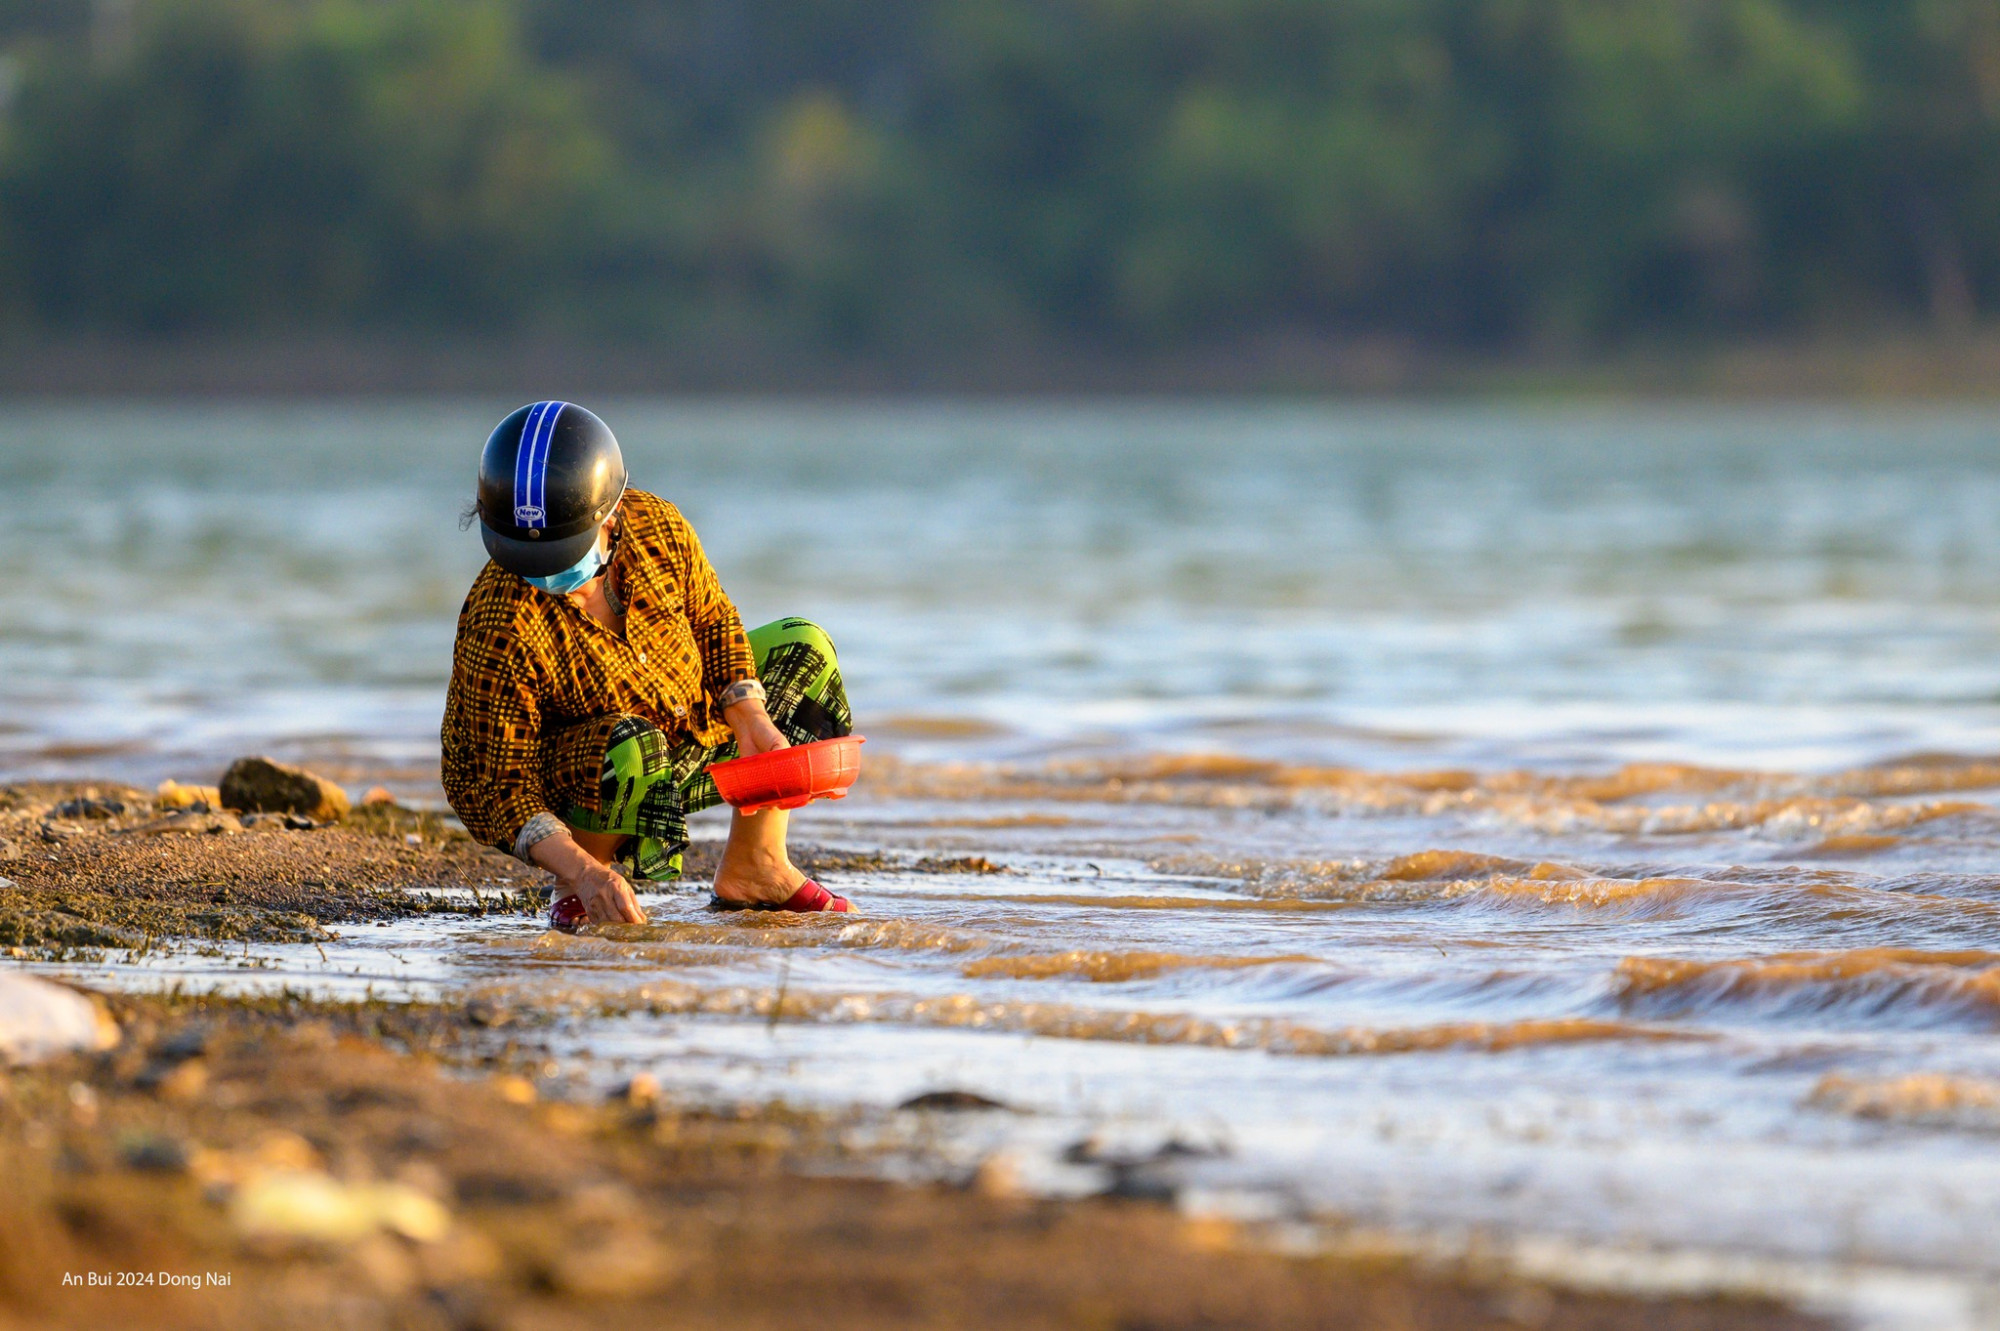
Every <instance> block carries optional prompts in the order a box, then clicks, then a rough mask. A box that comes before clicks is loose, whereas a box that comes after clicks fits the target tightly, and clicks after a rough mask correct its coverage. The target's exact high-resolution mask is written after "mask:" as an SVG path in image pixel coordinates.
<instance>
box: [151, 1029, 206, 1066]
mask: <svg viewBox="0 0 2000 1331" xmlns="http://www.w3.org/2000/svg"><path fill="white" fill-rule="evenodd" d="M207 1052H208V1028H207V1027H206V1026H199V1025H197V1026H189V1027H188V1028H187V1029H186V1030H183V1031H177V1032H175V1033H174V1034H173V1035H172V1036H170V1037H168V1038H167V1039H165V1040H162V1041H161V1042H160V1043H159V1044H158V1045H156V1046H154V1048H153V1057H154V1058H156V1059H158V1060H159V1061H161V1062H162V1063H167V1064H174V1063H184V1062H186V1061H187V1060H188V1059H190V1058H199V1057H200V1056H201V1055H203V1054H205V1053H207Z"/></svg>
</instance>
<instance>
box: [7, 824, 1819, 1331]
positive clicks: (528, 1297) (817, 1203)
mask: <svg viewBox="0 0 2000 1331" xmlns="http://www.w3.org/2000/svg"><path fill="white" fill-rule="evenodd" d="M82 795H83V790H82V788H80V787H54V786H42V787H11V788H8V790H7V792H6V793H5V795H4V796H0V799H4V801H5V805H4V808H0V819H4V825H0V839H5V840H6V842H7V843H8V845H9V846H10V847H12V858H10V859H8V860H7V861H5V862H4V863H0V875H4V876H5V877H7V878H9V879H11V880H12V881H13V882H14V883H15V886H14V887H11V888H7V889H0V930H5V931H6V933H5V937H4V939H0V943H4V945H5V946H7V947H8V948H11V949H17V951H15V952H14V955H16V956H18V957H24V958H29V957H44V958H47V957H63V956H74V955H78V954H81V953H87V952H88V951H89V950H91V949H93V948H106V947H126V946H132V945H134V940H135V936H136V939H137V941H138V943H139V945H141V946H143V945H146V942H147V940H149V939H150V940H152V941H153V943H154V944H156V945H167V944H190V945H193V946H213V947H226V946H229V945H230V944H232V943H234V942H236V941H238V940H243V939H288V940H294V941H304V940H309V939H311V938H312V937H313V936H314V934H315V931H321V932H324V931H330V930H338V929H339V928H340V927H341V926H342V925H344V924H345V925H352V924H356V923H363V922H367V921H369V920H372V919H377V918H382V917H386V916H390V915H397V914H403V915H408V914H419V915H421V914H427V913H432V912H437V911H453V912H461V913H462V912H467V911H496V910H519V909H521V908H522V906H523V905H524V904H525V903H526V901H527V900H528V898H527V897H524V896H522V895H521V893H522V892H523V890H524V889H527V888H530V887H532V886H533V885H534V882H535V878H536V876H534V875H530V874H529V873H528V872H527V871H525V870H524V869H523V868H522V867H521V866H519V865H518V864H515V863H514V862H512V861H510V860H507V859H506V858H505V857H503V856H500V855H498V854H496V853H492V852H489V851H487V850H484V849H482V848H480V847H477V846H475V845H473V844H472V843H471V842H469V841H468V840H466V839H465V838H464V837H463V834H459V833H453V832H452V831H450V830H449V829H448V828H447V827H446V826H445V825H444V824H442V823H440V822H439V821H438V820H436V819H435V817H434V816H426V815H417V814H409V813H403V812H396V811H391V810H382V809H378V810H373V811H368V812H364V813H363V814H362V815H361V816H360V817H359V818H357V820H356V821H355V823H354V824H353V825H350V826H343V827H335V828H312V829H288V828H286V827H284V826H283V824H282V821H277V822H262V821H260V822H259V823H258V824H256V825H253V826H251V827H250V828H248V829H246V830H242V831H231V830H227V828H228V823H227V822H221V823H219V824H216V825H220V826H222V827H223V828H224V829H225V830H221V831H205V830H197V831H188V830H162V829H159V828H158V827H157V824H158V821H159V819H160V818H161V817H162V816H163V815H162V814H161V812H160V811H159V810H156V809H153V808H151V807H150V806H149V805H148V804H147V802H146V801H145V799H144V798H143V797H142V796H140V795H139V794H138V793H137V792H130V791H119V790H115V789H114V788H112V787H108V786H100V787H97V788H96V795H95V798H96V799H97V800H98V801H99V803H100V805H101V804H103V803H104V802H105V801H115V802H117V803H119V804H122V805H124V806H125V807H124V808H123V809H122V810H120V811H117V812H110V811H108V810H104V809H99V810H96V811H94V812H96V813H99V814H101V815H103V816H90V814H91V813H92V812H93V811H91V810H85V811H84V812H83V814H82V815H81V816H73V817H52V816H51V815H52V814H53V811H54V808H55V806H56V805H57V804H59V803H61V802H63V801H67V800H74V799H77V798H80V797H82ZM203 816H204V815H200V814H196V815H194V816H193V818H192V819H190V820H189V821H190V822H198V821H199V820H200V819H201V818H202V817H203ZM208 817H211V818H213V817H214V816H213V815H208ZM45 823H46V824H48V825H49V826H50V827H51V828H52V829H54V831H55V839H53V840H50V839H47V838H46V837H45V836H44V834H43V833H42V831H41V828H42V826H43V825H44V824H45ZM146 828H153V829H154V830H151V831H145V830H141V829H146ZM804 858H806V859H807V860H808V861H810V860H811V859H812V858H813V857H812V856H811V855H807V856H806V857H804ZM821 859H822V860H823V862H824V863H825V864H826V865H827V866H829V867H832V868H836V869H837V868H838V867H839V866H840V865H841V864H843V863H852V864H855V865H862V864H865V863H866V862H868V861H869V856H868V855H867V854H866V853H862V854H859V855H857V854H855V853H853V852H849V853H847V854H846V855H845V856H835V855H823V856H822V857H821ZM693 868H694V871H695V872H700V866H699V865H696V866H693ZM975 868H976V866H971V865H970V864H969V863H967V862H953V863H951V864H949V865H948V866H947V871H952V872H967V871H969V870H971V869H975ZM440 886H444V887H456V888H461V889H476V890H477V891H478V894H479V895H478V897H477V898H472V897H470V895H469V894H458V895H453V896H450V897H439V896H435V895H429V894H426V893H424V892H421V891H414V890H412V889H419V888H436V887H440ZM103 1001H104V1002H105V1003H106V1004H107V1006H108V1008H109V1009H110V1011H111V1012H112V1014H113V1016H114V1017H115V1018H116V1019H117V1021H118V1022H119V1024H120V1026H121V1028H122V1031H123V1035H124V1038H123V1039H122V1041H121V1043H120V1044H119V1046H118V1047H117V1048H115V1049H113V1050H111V1051H109V1052H108V1053H105V1054H102V1055H93V1056H88V1057H85V1056H76V1057H72V1058H69V1059H65V1060H60V1061H57V1062H55V1063H51V1064H46V1065H42V1066H39V1067H34V1068H28V1069H21V1070H16V1071H13V1072H11V1073H7V1074H5V1080H4V1082H0V1087H4V1091H5V1093H4V1095H0V1178H4V1179H6V1180H8V1181H9V1189H10V1196H9V1201H8V1207H7V1211H6V1219H5V1221H4V1222H0V1235H4V1239H5V1241H4V1242H0V1326H103V1325H115V1324H121V1323H122V1324H127V1325H158V1326H216V1327H239V1326H240V1327H252V1326H256V1327H263V1326H325V1325H341V1326H355V1327H373V1326H385V1327H386V1326H399V1327H402V1326H408V1327H468V1328H469V1327H495V1328H499V1327H522V1328H526V1327H541V1326H570V1325H579V1326H580V1325H585V1324H588V1325H591V1326H624V1325H631V1326H656V1325H661V1324H663V1323H669V1324H672V1325H677V1326H691V1327H700V1326H722V1325H729V1326H732V1327H745V1326H748V1327H757V1326H773V1327H776V1326H797V1325H804V1324H808V1323H810V1324H815V1325H825V1326H855V1327H860V1326H886V1325H895V1326H994V1327H1002V1326H1005V1327H1020V1326H1027V1327H1035V1326H1049V1327H1058V1326H1060V1327H1093V1328H1095V1327H1159V1328H1167V1327H1195V1326H1232V1327H1265V1326H1273V1327H1275V1326H1326V1327H1370V1328H1374V1327H1380V1328H1397V1329H1402V1328H1408V1329H1409V1331H1416V1329H1417V1328H1433V1327H1435V1328H1447V1327H1450V1328H1470V1327H1515V1326H1532V1327H1549V1328H1585V1327H1595V1328H1624V1327H1640V1326H1645V1327H1649V1328H1732V1329H1733V1328H1793V1327H1801V1328H1802V1327H1809V1326H1818V1325H1824V1324H1823V1323H1820V1322H1817V1321H1815V1320H1813V1319H1811V1318H1807V1317H1804V1316H1801V1315H1799V1314H1796V1313H1793V1312H1790V1311H1787V1310H1784V1309H1780V1308H1776V1307H1772V1306H1769V1305H1764V1304H1758V1303H1749V1302H1739V1301H1723V1300H1683V1301H1672V1300H1668V1301H1646V1300H1638V1299H1630V1298H1622V1297H1604V1296H1596V1295H1587V1294H1580V1293H1576V1292H1571V1291H1566V1290H1562V1289H1545V1288H1541V1287H1538V1286H1531V1285H1525V1284H1522V1283H1519V1282H1518V1281H1514V1280H1512V1279H1510V1278H1508V1277H1506V1276H1504V1275H1501V1274H1497V1273H1495V1272H1494V1271H1490V1270H1482V1269H1480V1268H1479V1267H1478V1265H1477V1264H1476V1263H1473V1264H1461V1265H1459V1266H1455V1267H1451V1268H1428V1267H1420V1266H1417V1265H1414V1264H1412V1263H1410V1262H1409V1261H1407V1260H1405V1259H1391V1258H1386V1257H1385V1258H1380V1259H1375V1260H1362V1259H1358V1258H1356V1257H1353V1256H1351V1255H1348V1256H1342V1257H1337V1258H1336V1257H1332V1256H1325V1255H1321V1256H1310V1255H1307V1256H1301V1255H1285V1253H1283V1252H1281V1251H1280V1250H1279V1249H1280V1248H1281V1247H1282V1246H1283V1244H1282V1243H1281V1242H1280V1240H1282V1239H1284V1238H1285V1236H1284V1235H1280V1234H1277V1233H1272V1232H1265V1231H1262V1230H1259V1229H1257V1228H1254V1227H1240V1226H1235V1225H1232V1224H1229V1223H1227V1222H1223V1221H1218V1220H1214V1219H1201V1220H1190V1219H1187V1218H1185V1217H1183V1216H1182V1215H1181V1214H1180V1213H1179V1212H1177V1211H1176V1210H1175V1209H1174V1208H1173V1207H1172V1206H1171V1205H1169V1204H1167V1203H1166V1202H1164V1201H1160V1200H1155V1199H1147V1198H1144V1197H1138V1198H1120V1197H1115V1196H1114V1197H1099V1198H1091V1199H1085V1200H1080V1201H1049V1200H1038V1199H1033V1198H1030V1197H1027V1196H1023V1195H1019V1194H1018V1193H1017V1192H1016V1191H1015V1190H1014V1189H1013V1188H1012V1187H1011V1186H1010V1184H1009V1181H1008V1180H1007V1179H1006V1177H1005V1176H1004V1174H995V1173H992V1172H990V1171H988V1172H981V1173H979V1174H975V1175H973V1176H972V1177H971V1178H970V1179H968V1180H966V1181H965V1182H964V1183H963V1185H962V1186H947V1185H938V1184H931V1185H925V1186H906V1185H899V1184H894V1183H887V1182H883V1181H880V1180H879V1179H876V1178H871V1177H867V1175H868V1173H869V1172H870V1169H871V1166H872V1165H873V1164H874V1163H875V1162H874V1161H873V1160H872V1159H871V1157H870V1151H871V1150H872V1149H873V1148H871V1147H870V1146H869V1145H868V1142H869V1141H870V1140H871V1138H870V1136H869V1134H867V1133H865V1132H855V1131H853V1129H854V1128H855V1127H856V1126H857V1125H856V1124H855V1123H854V1122H851V1121H849V1120H848V1119H845V1118H843V1117H841V1116H840V1115H838V1114H827V1113H821V1112H801V1111H798V1110H795V1109H791V1108H787V1107H786V1106H784V1105H782V1104H773V1103H749V1104H744V1105H730V1106H717V1105H714V1104H694V1103H682V1102H678V1101H676V1100H675V1099H674V1098H673V1097H672V1096H671V1095H667V1096H659V1095H656V1094H653V1093H651V1091H650V1088H649V1087H648V1086H647V1085H646V1084H644V1083H641V1084H640V1085H638V1086H637V1087H636V1088H632V1089H628V1091H627V1092H626V1093H625V1094H623V1095H622V1096H616V1097H613V1098H611V1099H609V1100H606V1099H604V1098H603V1097H602V1096H601V1095H597V1094H593V1093H590V1092H588V1091H586V1090H585V1089H584V1088H583V1084H582V1083H581V1082H580V1081H577V1080H575V1079H573V1078H570V1077H568V1076H567V1075H566V1074H564V1073H562V1072H561V1071H560V1070H559V1069H558V1067H557V1065H556V1064H555V1063H554V1062H553V1061H552V1060H550V1059H549V1058H548V1056H547V1051H546V1049H545V1048H544V1047H543V1046H542V1045H541V1044H540V1042H539V1035H538V1032H539V1030H540V1027H539V1025H538V1022H539V1020H540V1019H539V1018H537V1017H536V1016H535V1015H534V1014H532V1013H520V1014H517V1013H514V1012H511V1011H510V1010H508V1009H507V1008H505V1007H504V1006H496V1005H493V1004H491V1003H482V1002H479V1001H475V1002H473V1003H470V1004H465V1005H450V1006H433V1005H425V1004H414V1003H413V1004H382V1003H344V1004H343V1003H331V1002H305V1001H301V1000H297V999H291V998H285V999H279V1000H257V999H239V1000H223V999H215V998H185V997H161V996H156V997H134V996H130V995H122V996H121V995H105V996H104V998H103ZM944 1102H945V1104H947V1105H948V1104H949V1103H950V1098H949V1097H946V1098H945V1101H944ZM896 1112H897V1113H899V1114H902V1115H905V1116H909V1115H919V1116H920V1115H925V1114H938V1113H948V1112H950V1110H949V1109H948V1108H945V1109H906V1110H900V1111H896ZM300 1177H303V1178H308V1179H312V1180H315V1181H323V1182H324V1187H325V1188H326V1189H331V1193H330V1194H328V1195H331V1196H333V1197H335V1198H336V1199H337V1198H341V1197H347V1198H349V1199H351V1198H352V1197H356V1196H362V1195H368V1196H375V1195H378V1194H379V1195H380V1196H384V1197H390V1196H393V1197H400V1198H404V1199H405V1200H406V1201H407V1199H408V1198H410V1197H416V1198H419V1199H423V1205H421V1206H418V1204H417V1203H415V1202H410V1203H408V1205H409V1206H417V1207H418V1209H417V1210H416V1212H415V1213H414V1218H409V1217H408V1216H406V1217H405V1218H404V1219H402V1220H396V1219H394V1218H388V1219H384V1220H381V1221H380V1222H379V1223H376V1224H374V1225H364V1226H362V1229H364V1230H367V1231H369V1232H355V1233H348V1234H344V1235H343V1236H341V1237H339V1238H337V1239H332V1238H326V1237H322V1238H319V1239H316V1240H300V1239H297V1238H284V1237H282V1236H277V1235H273V1234H271V1233H269V1232H265V1233H262V1234H259V1233H257V1232H254V1231H255V1230H256V1228H257V1226H256V1224H255V1223H254V1221H255V1216H254V1215H253V1214H251V1213H250V1212H249V1211H246V1209H245V1208H246V1206H247V1203H246V1201H245V1198H246V1197H248V1196H256V1195H262V1194H259V1193H257V1192H256V1189H257V1188H258V1187H260V1186H262V1185H265V1184H270V1183H271V1182H272V1180H273V1179H276V1180H277V1181H278V1182H280V1183H282V1182H283V1181H284V1180H285V1179H287V1178H292V1179H296V1178H300ZM316 1186H317V1183H316ZM371 1189H373V1190H374V1191H373V1192H371V1191H369V1190H371ZM385 1189H386V1191H385ZM426 1208H428V1209H426ZM91 1272H96V1273H100V1274H102V1273H112V1278H114V1279H115V1275H116V1273H118V1272H138V1273H152V1274H153V1275H154V1276H155V1277H156V1278H157V1277H158V1276H159V1275H160V1274H161V1273H167V1274H172V1275H186V1274H190V1273H193V1274H200V1275H202V1276H206V1273H209V1272H215V1273H217V1274H220V1275H226V1276H227V1277H228V1284H227V1285H226V1286H218V1285H214V1284H208V1285H205V1286H204V1287H202V1288H199V1289H188V1288H179V1287H167V1288H163V1287H161V1286H160V1285H159V1284H158V1283H156V1284H154V1285H153V1286H152V1287H145V1286H139V1287H125V1288H119V1287H116V1286H115V1285H114V1286H112V1287H110V1288H91V1287H89V1286H88V1285H87V1284H85V1285H83V1286H82V1287H67V1288H66V1287H65V1286H64V1284H63V1276H64V1274H65V1273H76V1274H77V1275H78V1276H79V1277H81V1276H83V1275H84V1274H85V1273H91Z"/></svg>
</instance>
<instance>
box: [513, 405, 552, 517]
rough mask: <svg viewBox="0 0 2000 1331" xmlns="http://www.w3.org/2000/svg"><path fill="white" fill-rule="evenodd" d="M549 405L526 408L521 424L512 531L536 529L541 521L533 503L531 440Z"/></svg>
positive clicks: (533, 450)
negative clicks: (513, 527)
mask: <svg viewBox="0 0 2000 1331" xmlns="http://www.w3.org/2000/svg"><path fill="white" fill-rule="evenodd" d="M548 406H549V404H548V403H546V402H537V403H535V404H534V405H533V406H531V407H529V408H528V414H527V416H526V417H524V418H523V419H522V421H521V440H520V443H518V444H517V445H515V448H514V525H515V526H516V527H539V526H541V525H542V522H543V521H544V520H545V516H546V515H544V514H543V513H542V512H541V511H540V510H541V505H539V504H537V503H536V502H535V471H534V463H535V436H536V435H537V434H538V433H540V431H539V429H538V427H539V426H540V424H541V419H542V417H543V415H544V414H546V413H547V411H548Z"/></svg>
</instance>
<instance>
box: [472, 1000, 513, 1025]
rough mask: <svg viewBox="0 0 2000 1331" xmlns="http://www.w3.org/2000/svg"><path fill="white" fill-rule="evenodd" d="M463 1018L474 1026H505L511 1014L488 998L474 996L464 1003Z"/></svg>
mask: <svg viewBox="0 0 2000 1331" xmlns="http://www.w3.org/2000/svg"><path fill="white" fill-rule="evenodd" d="M465 1019H466V1020H467V1021H469V1022H471V1023H472V1024H473V1025H475V1026H505V1025H506V1024H507V1023H508V1021H510V1020H511V1019H512V1015H511V1014H510V1013H509V1012H508V1011H507V1009H505V1008H503V1007H501V1006H500V1005H499V1004H498V1003H496V1002H494V1001H493V1000H492V999H490V998H475V999H473V1000H472V1001H471V1002H470V1003H467V1004H466V1005H465Z"/></svg>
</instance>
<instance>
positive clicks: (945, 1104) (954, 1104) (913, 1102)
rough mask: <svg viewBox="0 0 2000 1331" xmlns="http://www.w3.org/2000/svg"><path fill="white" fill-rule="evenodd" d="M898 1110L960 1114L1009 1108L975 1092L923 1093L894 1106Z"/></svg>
mask: <svg viewBox="0 0 2000 1331" xmlns="http://www.w3.org/2000/svg"><path fill="white" fill-rule="evenodd" d="M896 1108H898V1109H942V1110H945V1111H946V1112H948V1113H962V1112H965V1111H967V1110H974V1109H1006V1108H1009V1106H1007V1105H1004V1104H1001V1103H1000V1102H999V1101H998V1100H989V1099H987V1098H986V1097H985V1096H983V1095H980V1094H979V1093H978V1092H976V1091H957V1090H950V1091H925V1092H924V1093H923V1094H922V1095H913V1096H911V1097H910V1098H909V1099H907V1100H905V1101H903V1103H901V1104H899V1105H897V1106H896Z"/></svg>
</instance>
